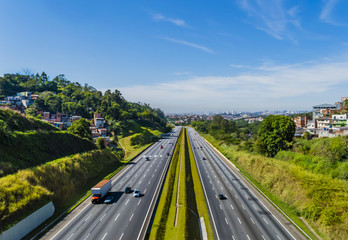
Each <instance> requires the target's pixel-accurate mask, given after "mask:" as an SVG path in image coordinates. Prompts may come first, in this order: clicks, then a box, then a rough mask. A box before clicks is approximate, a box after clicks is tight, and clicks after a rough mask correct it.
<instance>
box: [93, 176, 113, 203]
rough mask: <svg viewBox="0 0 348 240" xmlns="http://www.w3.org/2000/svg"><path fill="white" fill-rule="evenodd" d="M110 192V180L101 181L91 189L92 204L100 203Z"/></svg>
mask: <svg viewBox="0 0 348 240" xmlns="http://www.w3.org/2000/svg"><path fill="white" fill-rule="evenodd" d="M110 190H111V180H106V179H104V180H101V181H100V182H99V183H98V184H97V185H95V186H94V187H92V189H91V192H92V194H93V196H92V203H100V202H101V201H102V200H103V198H104V197H105V195H106V194H107V193H108V192H109V191H110Z"/></svg>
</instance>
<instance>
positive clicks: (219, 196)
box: [218, 194, 227, 200]
mask: <svg viewBox="0 0 348 240" xmlns="http://www.w3.org/2000/svg"><path fill="white" fill-rule="evenodd" d="M218 198H219V199H220V200H224V199H227V197H226V196H225V195H223V194H219V195H218Z"/></svg>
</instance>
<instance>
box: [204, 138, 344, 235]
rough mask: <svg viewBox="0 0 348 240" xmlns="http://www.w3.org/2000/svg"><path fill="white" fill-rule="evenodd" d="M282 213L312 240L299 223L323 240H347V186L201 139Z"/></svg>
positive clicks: (297, 168) (217, 142) (293, 165)
mask: <svg viewBox="0 0 348 240" xmlns="http://www.w3.org/2000/svg"><path fill="white" fill-rule="evenodd" d="M202 136H204V137H205V138H206V139H207V140H208V141H209V142H211V143H212V144H213V145H214V146H215V147H216V148H217V149H218V150H219V151H221V153H222V154H224V155H225V156H226V157H227V158H228V159H229V160H230V161H231V162H233V163H234V164H235V165H236V166H237V167H238V168H239V169H240V170H241V172H242V173H243V174H244V175H245V176H247V177H248V178H249V180H250V181H251V182H253V183H254V184H255V185H256V186H257V187H258V188H260V190H261V191H263V192H264V193H265V194H266V195H267V196H268V197H269V198H270V199H271V200H272V201H273V202H274V203H275V204H276V205H277V206H278V207H279V208H281V209H282V211H284V212H285V213H286V214H287V215H288V216H289V217H290V218H291V219H292V220H293V221H294V222H295V223H296V224H297V225H298V226H299V227H300V228H301V229H302V230H303V231H305V232H306V233H307V234H308V235H309V236H310V237H311V238H313V239H316V237H315V236H314V235H313V234H312V232H311V231H310V230H309V229H308V228H307V227H306V226H305V224H304V223H303V222H302V221H301V220H300V219H299V217H303V218H304V219H305V220H306V222H307V223H308V224H309V225H310V226H311V227H312V228H313V229H314V230H315V231H316V232H317V233H318V235H319V236H320V237H322V238H323V239H348V228H347V226H348V201H347V199H348V183H347V181H344V180H338V179H333V178H331V177H329V176H325V175H322V174H314V173H311V172H309V171H306V170H304V169H303V168H301V167H299V166H296V165H295V164H293V163H289V162H285V161H280V160H277V159H271V158H266V157H263V156H259V155H253V154H250V153H247V152H243V151H237V150H236V148H235V147H233V146H228V145H226V144H224V143H222V142H219V141H216V140H215V139H213V138H212V137H211V136H208V135H202Z"/></svg>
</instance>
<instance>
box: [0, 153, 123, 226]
mask: <svg viewBox="0 0 348 240" xmlns="http://www.w3.org/2000/svg"><path fill="white" fill-rule="evenodd" d="M120 160H121V157H120V156H118V155H115V154H114V153H112V152H111V151H110V150H108V149H104V150H93V151H90V152H86V153H82V154H76V155H73V156H70V157H65V158H62V159H57V160H55V161H52V162H47V163H46V164H44V165H42V166H38V167H35V168H31V169H25V170H20V171H18V172H17V173H15V174H12V175H8V176H6V177H3V178H0V231H2V230H4V229H6V228H8V227H10V226H11V225H13V224H14V223H16V222H18V221H20V220H21V219H22V218H24V217H26V216H27V215H28V214H30V213H31V212H33V211H35V210H37V209H38V208H40V207H42V206H43V205H44V204H46V203H47V202H48V201H50V200H53V202H54V205H55V207H56V208H59V207H61V206H65V205H66V203H67V202H68V203H70V204H72V202H71V199H76V196H79V195H80V194H81V193H83V192H85V191H87V190H88V189H89V188H90V186H91V185H93V184H95V183H96V182H98V181H99V180H100V176H105V175H107V174H108V173H110V171H112V170H114V169H117V168H118V167H119V166H121V165H122V163H121V162H120ZM75 201H76V200H75Z"/></svg>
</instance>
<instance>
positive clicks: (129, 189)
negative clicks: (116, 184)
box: [124, 187, 132, 193]
mask: <svg viewBox="0 0 348 240" xmlns="http://www.w3.org/2000/svg"><path fill="white" fill-rule="evenodd" d="M124 192H125V193H131V192H132V188H131V187H126V188H125V189H124Z"/></svg>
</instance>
